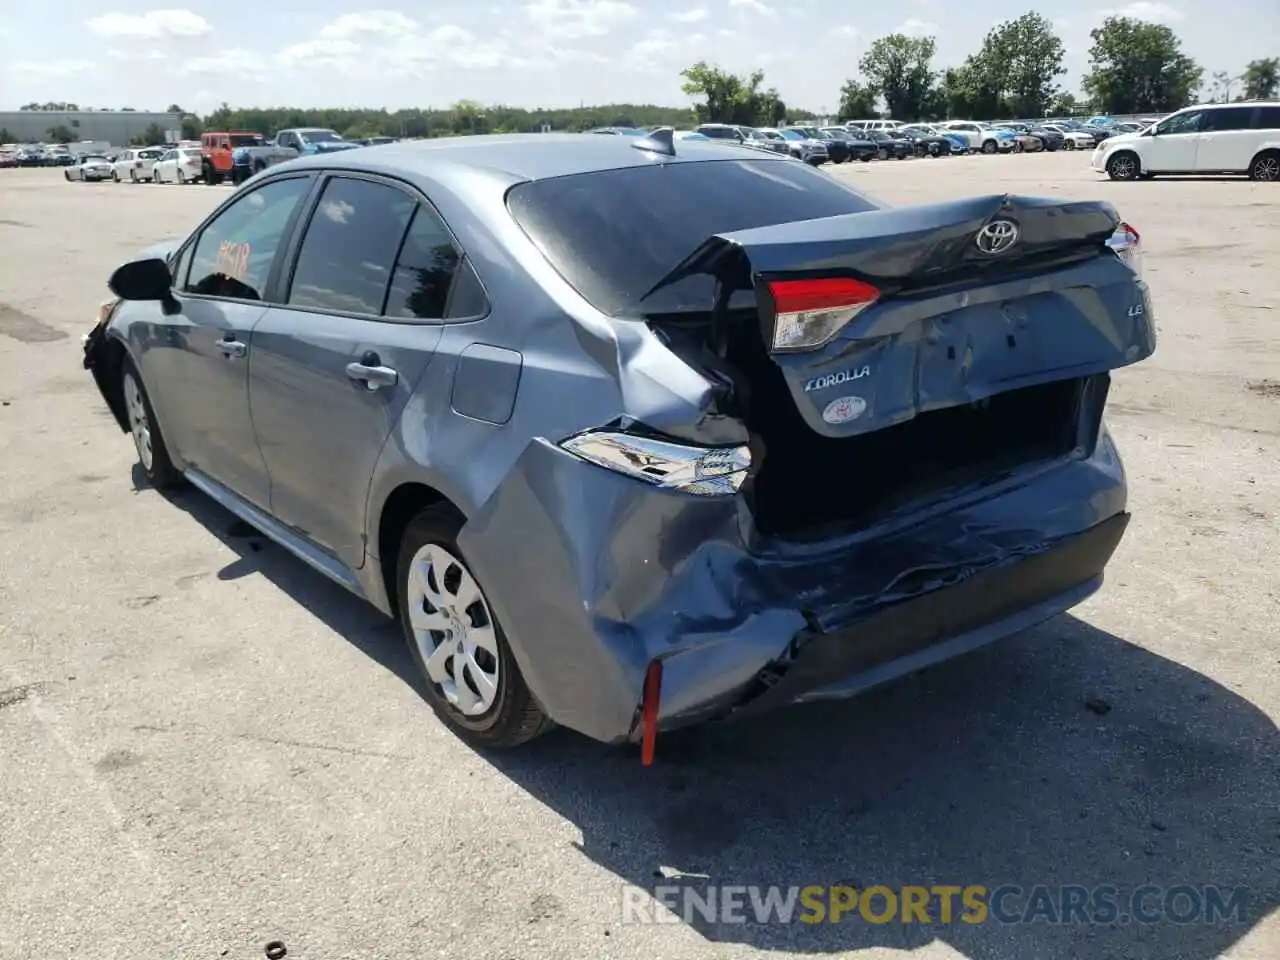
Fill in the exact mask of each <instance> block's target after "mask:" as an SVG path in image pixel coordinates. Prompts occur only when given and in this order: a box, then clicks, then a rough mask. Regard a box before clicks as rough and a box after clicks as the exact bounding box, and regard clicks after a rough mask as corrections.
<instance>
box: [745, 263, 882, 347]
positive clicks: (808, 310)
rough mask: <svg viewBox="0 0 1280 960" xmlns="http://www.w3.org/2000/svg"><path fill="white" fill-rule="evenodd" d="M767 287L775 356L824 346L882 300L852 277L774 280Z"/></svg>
mask: <svg viewBox="0 0 1280 960" xmlns="http://www.w3.org/2000/svg"><path fill="white" fill-rule="evenodd" d="M768 286H769V295H770V296H771V297H772V298H773V311H774V320H773V342H772V344H771V348H772V349H773V351H774V352H776V353H787V352H795V351H802V350H813V349H816V348H817V347H820V346H822V345H823V344H824V343H826V342H827V341H829V340H830V339H831V338H832V337H834V336H835V335H836V334H837V333H839V332H840V329H841V328H842V327H844V325H845V324H847V323H848V322H849V321H850V320H852V319H853V318H854V317H856V316H857V315H858V314H859V313H861V312H862V311H863V310H865V309H866V308H867V307H869V306H871V304H873V303H875V302H876V300H878V299H879V298H880V291H879V290H878V289H876V287H874V286H872V285H871V284H869V283H864V282H863V281H861V280H854V279H852V278H850V277H824V278H821V279H817V280H774V281H772V282H771V283H769V285H768Z"/></svg>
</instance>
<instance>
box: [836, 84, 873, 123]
mask: <svg viewBox="0 0 1280 960" xmlns="http://www.w3.org/2000/svg"><path fill="white" fill-rule="evenodd" d="M837 113H838V114H839V117H840V119H841V120H869V119H871V118H873V117H874V116H875V115H876V92H875V91H874V90H873V89H871V86H870V85H869V84H866V83H859V82H858V81H857V80H846V81H845V82H844V86H842V87H841V88H840V109H839V110H838V111H837Z"/></svg>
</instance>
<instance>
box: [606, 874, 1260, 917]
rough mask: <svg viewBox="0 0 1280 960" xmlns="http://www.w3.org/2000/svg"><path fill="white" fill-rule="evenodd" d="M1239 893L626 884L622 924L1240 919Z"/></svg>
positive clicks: (1182, 888) (1242, 896)
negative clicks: (647, 887)
mask: <svg viewBox="0 0 1280 960" xmlns="http://www.w3.org/2000/svg"><path fill="white" fill-rule="evenodd" d="M1247 896H1248V891H1247V890H1246V889H1245V888H1244V887H1219V886H1204V885H1201V886H1193V885H1190V884H1179V885H1175V886H1169V887H1160V886H1142V887H1137V888H1135V889H1133V890H1130V891H1127V892H1122V891H1121V890H1120V888H1118V887H1114V886H1096V887H1084V886H1049V885H1044V884H1041V885H1035V886H1030V887H1022V886H1017V885H1013V884H1004V885H1001V886H997V887H987V886H985V885H980V884H969V885H963V886H962V885H959V884H956V885H941V884H935V885H931V886H903V887H887V886H871V887H867V888H865V889H857V888H855V887H849V886H806V887H760V886H712V885H708V886H690V885H686V884H681V885H671V886H658V887H655V888H653V890H647V889H645V888H644V887H635V886H627V887H624V888H623V891H622V922H623V923H681V922H683V923H688V924H694V923H699V922H701V923H755V924H770V923H784V924H785V923H807V924H820V923H846V922H848V923H872V924H887V923H904V924H905V923H919V924H944V925H945V924H953V923H964V924H970V925H973V924H983V923H992V922H994V923H1000V924H1034V923H1043V924H1050V925H1059V924H1066V925H1069V924H1084V925H1093V924H1103V925H1105V924H1116V923H1118V924H1128V923H1139V924H1157V923H1175V924H1196V923H1240V922H1243V921H1244V918H1245V904H1246V900H1247Z"/></svg>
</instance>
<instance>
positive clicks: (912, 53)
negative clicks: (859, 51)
mask: <svg viewBox="0 0 1280 960" xmlns="http://www.w3.org/2000/svg"><path fill="white" fill-rule="evenodd" d="M936 50H937V42H936V41H935V40H934V38H933V37H908V36H906V35H905V34H901V33H891V34H889V36H887V37H880V38H879V39H878V40H875V41H874V42H873V43H872V44H871V47H870V48H869V49H868V50H867V52H866V53H865V54H864V55H863V57H862V59H861V60H859V61H858V69H859V70H861V71H862V75H863V76H864V77H866V78H867V81H868V82H869V84H870V85H871V87H872V89H874V90H875V91H877V92H878V93H879V94H880V95H881V96H882V97H884V102H885V105H886V106H887V107H888V108H889V115H890V116H891V117H894V118H895V119H898V120H914V119H916V118H917V117H919V116H920V115H921V114H922V113H923V112H924V108H925V106H926V104H927V102H928V99H929V93H930V90H931V88H932V87H933V83H934V75H933V55H934V52H935V51H936Z"/></svg>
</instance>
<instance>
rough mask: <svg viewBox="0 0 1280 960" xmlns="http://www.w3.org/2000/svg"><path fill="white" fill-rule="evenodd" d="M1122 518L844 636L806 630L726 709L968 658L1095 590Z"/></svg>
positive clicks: (763, 707)
mask: <svg viewBox="0 0 1280 960" xmlns="http://www.w3.org/2000/svg"><path fill="white" fill-rule="evenodd" d="M1128 523H1129V515H1128V514H1127V513H1120V514H1117V515H1115V516H1114V517H1111V518H1110V519H1109V520H1104V521H1103V522H1102V523H1100V524H1098V525H1096V526H1094V527H1091V528H1090V529H1088V530H1086V531H1085V532H1083V533H1080V534H1077V535H1075V536H1072V537H1065V538H1063V539H1061V540H1059V541H1057V542H1055V543H1053V544H1052V545H1051V546H1049V547H1048V548H1047V549H1046V550H1045V551H1044V552H1042V553H1039V554H1035V555H1033V556H1030V557H1026V558H1022V559H1018V560H1015V561H1012V562H1010V563H1008V564H1006V565H1004V566H1001V567H997V568H996V569H992V570H988V571H986V572H984V573H979V574H977V575H975V576H973V577H971V578H969V579H967V580H964V581H962V582H960V583H958V584H956V585H954V586H949V587H943V588H941V589H938V590H935V591H934V592H932V593H929V594H926V595H924V596H922V597H920V598H918V599H916V600H911V601H908V602H905V603H901V604H897V605H894V606H891V607H888V608H886V609H884V610H881V611H879V612H878V613H875V614H872V615H871V616H869V617H867V618H866V619H864V620H861V621H859V622H858V623H856V624H853V625H851V626H849V627H846V628H845V629H843V630H837V631H834V632H832V633H822V632H819V631H813V630H805V631H803V632H802V633H801V634H799V635H798V636H797V637H796V638H795V641H794V646H795V649H796V653H795V655H794V657H790V658H788V660H787V661H786V662H785V663H783V664H780V665H779V666H780V668H781V669H779V670H771V671H768V672H767V673H766V674H765V675H764V677H762V679H761V681H760V683H759V689H758V691H756V692H755V693H754V694H752V693H748V699H746V700H745V702H744V703H743V704H742V705H741V706H740V707H738V708H737V709H736V710H735V711H734V715H735V716H747V715H751V714H756V713H760V712H763V711H767V710H769V709H771V708H774V707H779V706H783V705H786V704H791V703H800V702H804V701H807V700H822V699H836V698H841V697H848V696H852V695H854V694H856V693H859V692H861V691H863V690H866V689H868V688H869V687H872V686H876V685H878V684H881V683H884V682H886V681H888V680H892V679H894V678H896V677H899V676H903V675H904V674H907V673H911V672H914V671H916V670H920V669H922V668H924V667H927V666H930V665H932V664H934V663H939V662H941V661H943V660H948V659H950V658H951V657H955V656H959V655H960V654H963V653H968V652H969V651H971V650H974V649H977V648H978V647H981V646H985V645H986V644H988V643H991V642H993V641H995V640H999V639H1001V638H1003V637H1007V636H1010V635H1012V634H1014V633H1017V632H1019V631H1021V630H1025V629H1027V628H1029V627H1033V626H1035V625H1036V624H1037V623H1042V622H1043V621H1045V620H1047V619H1049V618H1050V617H1053V616H1056V615H1057V614H1059V613H1063V612H1064V611H1066V610H1069V609H1070V608H1071V607H1073V606H1075V605H1076V604H1077V603H1079V602H1080V601H1082V600H1084V599H1085V598H1086V597H1088V596H1090V595H1091V594H1093V593H1094V592H1096V591H1097V589H1098V588H1099V587H1100V586H1101V585H1102V576H1103V570H1104V569H1105V567H1106V565H1107V563H1108V562H1109V561H1110V559H1111V555H1112V554H1113V553H1114V552H1115V549H1116V547H1117V546H1118V545H1119V544H1120V538H1121V537H1122V536H1123V535H1124V531H1125V528H1126V527H1127V526H1128Z"/></svg>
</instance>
